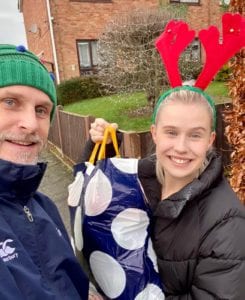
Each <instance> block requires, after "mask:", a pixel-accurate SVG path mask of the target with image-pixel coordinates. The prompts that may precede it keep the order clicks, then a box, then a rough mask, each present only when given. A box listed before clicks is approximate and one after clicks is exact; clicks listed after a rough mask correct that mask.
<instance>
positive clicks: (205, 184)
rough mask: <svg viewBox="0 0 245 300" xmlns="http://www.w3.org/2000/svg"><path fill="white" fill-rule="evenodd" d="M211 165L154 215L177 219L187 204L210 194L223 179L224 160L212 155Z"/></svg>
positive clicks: (161, 204)
mask: <svg viewBox="0 0 245 300" xmlns="http://www.w3.org/2000/svg"><path fill="white" fill-rule="evenodd" d="M208 160H209V164H208V166H207V167H206V169H205V170H204V172H203V173H202V174H201V175H200V176H199V177H198V178H196V179H194V180H193V181H192V182H190V183H189V184H188V185H186V186H185V187H184V188H183V189H181V190H180V191H179V192H177V193H175V194H173V195H171V196H170V197H169V198H168V199H165V200H164V201H161V202H160V203H159V204H158V206H157V208H156V210H155V212H154V215H156V216H163V217H168V218H173V219H174V218H177V217H178V216H179V214H180V213H181V211H182V209H183V207H184V206H185V205H186V204H187V202H189V201H191V200H193V199H195V198H197V197H199V198H200V197H203V196H204V195H206V194H207V193H209V192H210V189H211V188H212V187H213V186H215V185H216V184H217V183H218V181H219V180H220V179H221V178H222V171H223V167H222V158H221V156H220V155H219V154H217V153H214V152H212V153H210V155H209V157H208Z"/></svg>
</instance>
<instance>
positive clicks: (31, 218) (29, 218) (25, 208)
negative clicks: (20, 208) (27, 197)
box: [24, 206, 34, 222]
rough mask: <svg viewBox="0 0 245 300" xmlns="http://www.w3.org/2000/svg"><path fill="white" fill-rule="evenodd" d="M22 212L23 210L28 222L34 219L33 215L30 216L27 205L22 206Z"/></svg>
mask: <svg viewBox="0 0 245 300" xmlns="http://www.w3.org/2000/svg"><path fill="white" fill-rule="evenodd" d="M24 212H25V214H26V216H27V219H28V220H29V221H30V222H33V221H34V219H33V216H32V214H31V211H30V209H29V208H28V207H27V206H24Z"/></svg>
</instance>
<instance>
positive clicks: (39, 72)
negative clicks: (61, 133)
mask: <svg viewBox="0 0 245 300" xmlns="http://www.w3.org/2000/svg"><path fill="white" fill-rule="evenodd" d="M11 85H26V86H31V87H34V88H36V89H38V90H41V91H42V92H44V93H45V94H47V95H48V96H49V98H50V100H51V101H52V102H53V103H54V106H53V109H52V112H51V116H50V118H51V120H52V118H53V116H54V112H55V107H56V104H57V98H56V89H55V85H54V82H53V79H52V78H51V76H50V74H49V72H48V70H47V69H46V68H45V66H44V65H43V64H42V63H41V62H40V60H39V58H38V57H37V56H35V55H34V54H33V53H31V52H30V51H28V50H26V48H25V47H24V46H17V47H16V46H14V45H3V44H0V88H1V87H5V86H11Z"/></svg>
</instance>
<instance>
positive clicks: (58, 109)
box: [56, 105, 64, 157]
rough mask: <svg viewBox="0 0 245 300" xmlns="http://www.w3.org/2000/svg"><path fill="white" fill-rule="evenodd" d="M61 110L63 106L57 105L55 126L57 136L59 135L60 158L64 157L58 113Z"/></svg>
mask: <svg viewBox="0 0 245 300" xmlns="http://www.w3.org/2000/svg"><path fill="white" fill-rule="evenodd" d="M62 110H63V106H62V105H58V106H57V110H56V116H57V125H58V134H59V141H60V148H61V149H60V150H61V155H62V157H64V151H63V140H62V134H61V122H60V111H62Z"/></svg>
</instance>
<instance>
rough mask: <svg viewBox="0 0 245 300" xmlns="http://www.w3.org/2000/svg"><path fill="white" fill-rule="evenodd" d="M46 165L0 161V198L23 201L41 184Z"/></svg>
mask: <svg viewBox="0 0 245 300" xmlns="http://www.w3.org/2000/svg"><path fill="white" fill-rule="evenodd" d="M46 166H47V164H45V163H38V164H36V165H21V164H15V163H12V162H9V161H6V160H2V159H0V197H2V196H4V198H5V199H10V200H11V199H15V198H16V197H17V198H18V199H20V198H21V199H25V198H29V197H30V196H32V194H34V193H35V192H36V190H37V188H38V186H39V184H40V182H41V179H42V177H43V174H44V172H45V170H46Z"/></svg>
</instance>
